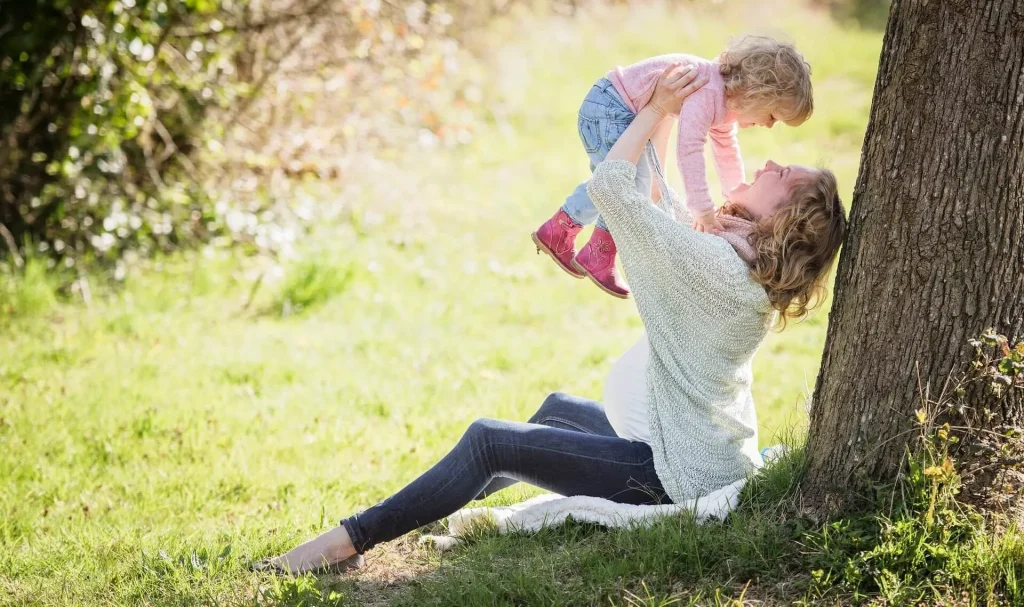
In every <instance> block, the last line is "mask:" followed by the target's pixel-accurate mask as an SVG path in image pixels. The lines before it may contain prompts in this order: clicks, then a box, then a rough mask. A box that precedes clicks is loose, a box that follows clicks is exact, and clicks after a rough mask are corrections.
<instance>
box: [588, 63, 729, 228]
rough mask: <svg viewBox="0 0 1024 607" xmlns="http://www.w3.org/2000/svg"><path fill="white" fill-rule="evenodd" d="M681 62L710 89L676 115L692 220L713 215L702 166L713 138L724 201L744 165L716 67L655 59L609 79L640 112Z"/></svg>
mask: <svg viewBox="0 0 1024 607" xmlns="http://www.w3.org/2000/svg"><path fill="white" fill-rule="evenodd" d="M675 62H679V63H683V64H684V65H696V66H697V68H698V70H700V73H701V74H702V75H706V76H707V77H708V83H707V84H705V85H704V86H703V87H702V88H701V89H700V90H698V91H696V92H695V93H693V94H692V95H690V96H689V97H687V98H686V100H685V101H683V107H682V109H681V110H680V112H679V139H678V141H677V143H676V153H677V157H678V161H679V172H680V173H681V174H682V176H683V185H684V189H685V191H686V206H687V207H688V208H689V210H690V213H691V214H693V216H694V217H698V216H700V215H705V214H707V213H710V212H712V211H714V210H715V205H714V203H713V202H712V201H711V196H710V194H709V193H708V182H707V169H706V167H705V165H704V143H705V142H706V141H707V139H708V136H710V137H711V151H712V153H713V155H714V159H715V167H716V168H717V169H718V179H719V181H720V182H721V183H722V195H723V196H725V195H727V194H728V192H729V191H731V190H732V189H733V188H734V187H736V186H737V185H739V184H740V183H742V182H743V159H742V158H741V157H740V145H739V141H737V139H736V130H737V124H736V118H735V116H730V115H729V112H728V111H727V110H726V107H725V83H724V82H723V81H722V75H721V74H720V73H719V71H718V62H717V61H708V60H707V59H703V58H701V57H695V56H693V55H684V54H671V55H659V56H657V57H651V58H650V59H644V60H643V61H640V62H639V63H634V64H633V65H628V66H626V67H617V68H615V69H614V70H612V71H611V72H608V76H607V78H608V79H609V80H611V82H612V84H613V85H614V86H615V90H616V91H617V92H618V93H619V96H620V97H622V100H623V101H624V102H625V103H626V105H627V106H628V107H629V109H630V110H632V111H633V112H634V113H635V112H639V111H640V110H641V109H642V108H643V107H644V106H645V105H647V104H648V103H649V102H650V101H651V97H652V96H653V95H654V85H655V84H657V82H658V78H659V77H660V76H661V73H662V72H663V71H664V70H665V68H666V67H668V66H669V65H670V64H672V63H675Z"/></svg>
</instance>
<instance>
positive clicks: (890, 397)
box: [803, 0, 1024, 509]
mask: <svg viewBox="0 0 1024 607" xmlns="http://www.w3.org/2000/svg"><path fill="white" fill-rule="evenodd" d="M861 154H862V155H861V165H860V174H859V176H858V179H857V183H856V186H855V188H854V194H853V204H852V208H851V211H850V223H849V231H848V234H847V237H846V242H845V245H844V251H843V253H842V256H841V259H840V262H839V265H838V269H837V274H836V285H835V297H834V300H833V305H832V311H831V312H830V314H829V328H828V336H827V340H826V343H825V351H824V357H823V360H822V366H821V371H820V373H819V375H818V380H817V383H816V385H815V390H814V396H813V401H812V409H811V421H810V431H809V435H808V457H809V468H808V472H807V475H806V477H805V479H804V485H803V488H804V494H805V496H807V498H808V499H809V501H810V502H812V503H815V504H818V506H819V507H822V506H824V507H825V508H829V509H830V508H831V507H835V506H839V505H843V504H849V503H850V498H851V497H853V496H854V495H856V494H857V491H856V488H858V487H861V488H864V487H867V486H868V485H870V484H873V483H887V482H891V481H892V480H893V479H894V478H895V477H896V474H897V473H898V471H899V468H900V465H901V462H902V459H903V456H904V454H905V453H906V448H907V446H908V443H909V442H910V440H912V439H913V438H914V434H915V433H914V425H915V421H914V412H915V411H916V410H917V409H918V408H919V407H920V405H921V400H920V396H921V390H924V391H926V392H927V393H929V394H930V396H931V398H933V399H934V398H936V397H937V396H938V394H939V393H940V392H941V390H942V389H943V387H944V386H945V385H946V382H947V380H948V379H949V377H950V374H951V373H955V372H957V371H958V370H959V369H960V368H961V366H962V365H963V364H965V363H966V362H968V361H969V360H970V353H971V352H972V351H973V350H972V349H971V348H970V347H969V346H968V344H967V340H968V339H969V338H971V337H974V336H977V335H978V334H980V333H981V332H982V331H983V330H984V329H986V328H988V327H993V328H995V329H996V330H997V331H998V332H1000V333H1002V334H1005V335H1006V336H1007V337H1011V338H1020V337H1021V335H1022V329H1024V0H992V1H988V2H986V1H980V0H943V1H936V0H895V1H894V2H893V3H892V7H891V10H890V14H889V23H888V27H887V29H886V32H885V40H884V44H883V48H882V55H881V60H880V62H879V70H878V77H877V80H876V83H875V91H874V97H873V100H872V107H871V118H870V122H869V123H868V129H867V133H866V135H865V138H864V146H863V149H862V153H861ZM997 413H998V415H997V418H998V419H994V420H992V421H991V423H992V424H996V423H1002V422H1005V423H1012V424H1015V425H1021V424H1022V423H1024V399H1022V398H1021V397H1020V396H1019V394H1018V395H1016V396H1014V397H1013V398H1009V399H1005V400H1004V402H1003V405H1002V406H1001V410H1000V411H997Z"/></svg>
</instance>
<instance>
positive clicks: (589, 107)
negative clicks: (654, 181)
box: [562, 78, 651, 230]
mask: <svg viewBox="0 0 1024 607" xmlns="http://www.w3.org/2000/svg"><path fill="white" fill-rule="evenodd" d="M634 118H636V114H634V113H633V112H632V111H631V110H630V109H629V108H628V107H626V104H625V103H624V102H623V101H622V97H620V96H619V93H618V92H617V91H616V90H615V86H614V85H612V82H611V80H608V79H607V78H602V79H600V80H598V81H597V84H595V85H594V86H593V88H591V89H590V93H588V94H587V96H586V98H585V99H584V100H583V105H581V106H580V116H579V129H580V139H581V140H582V141H583V149H585V150H586V151H587V156H589V157H590V171H591V172H593V171H594V169H595V168H596V167H597V165H599V164H600V163H601V162H602V161H603V160H604V157H605V156H607V155H608V152H609V151H611V149H612V146H613V145H615V142H616V141H618V140H619V136H620V135H622V133H624V132H625V131H626V127H628V126H629V124H630V123H631V122H633V119H634ZM587 183H588V182H587V181H584V182H583V183H581V184H579V185H578V186H576V189H575V190H573V192H572V194H569V196H568V198H566V199H565V204H563V205H562V210H563V211H565V213H566V215H568V216H569V217H571V218H572V219H573V221H575V222H576V223H579V224H582V225H587V224H590V223H594V221H595V220H596V221H597V227H599V228H602V229H605V230H607V229H608V227H607V226H606V225H605V223H604V221H603V220H602V219H601V217H600V216H599V215H598V214H597V209H596V208H595V207H594V203H593V202H591V200H590V196H588V195H587ZM636 189H637V191H639V192H640V193H641V194H644V195H645V196H650V195H651V167H650V165H649V161H648V159H647V157H646V156H641V157H640V161H639V162H637V166H636Z"/></svg>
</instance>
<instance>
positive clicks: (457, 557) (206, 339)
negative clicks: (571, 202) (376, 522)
mask: <svg viewBox="0 0 1024 607" xmlns="http://www.w3.org/2000/svg"><path fill="white" fill-rule="evenodd" d="M766 28H769V30H768V31H773V32H774V31H780V30H781V31H784V32H786V33H787V34H788V35H789V36H791V37H792V38H793V39H795V41H796V43H797V44H798V46H799V47H800V48H801V49H802V50H803V51H804V52H805V54H806V55H807V57H808V59H809V60H810V62H811V63H812V65H813V66H814V84H815V96H816V106H817V109H816V112H815V114H814V117H813V118H812V119H811V120H810V121H809V122H808V123H807V124H806V125H804V126H802V127H800V128H799V129H791V128H788V127H785V126H781V127H778V128H775V129H774V130H772V131H768V130H763V129H762V130H750V131H747V132H743V133H742V134H741V136H740V137H741V145H742V146H743V151H744V158H745V161H746V163H747V168H748V171H747V172H748V175H749V174H751V173H752V171H753V168H756V167H758V166H760V165H761V164H763V162H764V161H765V160H766V159H767V158H769V157H771V158H773V159H775V160H777V161H780V162H784V163H803V164H814V165H819V164H820V165H827V166H829V167H831V168H832V169H833V170H834V171H835V172H836V173H837V175H838V176H839V179H840V184H841V188H842V189H841V192H842V196H843V198H844V200H845V201H847V202H848V201H849V199H850V195H851V191H852V188H853V183H854V177H855V173H856V168H857V163H858V159H859V150H860V143H861V140H862V136H863V132H864V128H865V125H866V121H867V115H868V108H869V103H870V97H871V88H872V83H873V79H874V73H875V68H876V65H877V58H878V52H879V48H880V45H881V33H880V32H877V31H861V30H858V29H854V28H852V27H851V26H840V25H837V24H835V23H833V22H832V21H831V20H830V19H829V18H828V17H827V16H826V15H825V14H823V13H820V12H817V11H813V10H811V9H807V8H804V7H802V5H798V4H794V3H756V2H755V3H749V4H746V3H736V4H733V3H724V4H719V5H713V6H709V7H708V8H695V7H690V6H681V7H677V8H668V7H665V6H663V5H661V4H652V5H643V6H641V5H636V6H630V7H617V8H609V9H600V10H594V11H591V12H587V13H585V14H581V15H577V16H575V17H573V18H561V17H559V18H544V19H537V20H526V21H521V20H520V21H517V22H515V23H505V24H496V25H495V26H494V31H493V32H492V33H491V34H490V35H491V37H492V38H493V43H492V44H491V46H492V47H493V48H492V50H491V55H490V56H489V58H488V65H489V70H488V71H489V74H490V75H489V80H490V82H491V89H490V90H489V91H488V92H487V95H489V96H493V97H494V98H495V99H500V100H501V105H500V106H496V108H497V109H496V112H495V118H494V120H493V121H492V124H490V125H489V126H488V128H487V129H486V130H485V131H484V132H482V133H480V134H479V135H478V137H477V138H476V139H475V140H474V141H473V142H472V143H470V144H469V145H467V146H466V147H464V148H461V149H459V150H456V151H437V150H422V149H417V150H412V151H410V152H409V154H408V155H407V157H403V158H402V159H401V160H400V162H399V166H398V167H397V168H395V167H390V168H387V169H381V170H380V171H379V172H377V173H369V174H367V175H365V176H363V177H360V178H359V179H361V180H363V182H364V183H363V186H364V187H362V188H361V189H358V190H356V189H354V188H352V187H349V188H348V189H347V190H346V192H348V194H346V196H345V199H344V201H343V202H344V205H345V209H346V211H345V213H344V214H343V215H344V218H345V221H343V222H340V223H339V224H337V225H329V226H322V227H321V228H320V229H319V230H318V231H317V233H316V234H314V235H313V236H311V237H310V238H309V239H307V240H306V241H305V242H304V243H303V244H302V245H301V258H300V259H297V260H294V261H292V262H289V263H287V264H286V265H285V267H284V273H283V276H281V277H278V278H276V279H275V278H274V277H272V276H271V277H270V278H268V279H267V280H265V281H263V283H262V286H261V287H260V289H258V291H257V292H256V297H255V300H254V301H253V302H252V305H251V306H249V307H248V308H246V305H245V304H246V302H247V300H248V298H249V295H250V292H251V291H252V287H253V282H254V275H253V273H252V269H251V262H249V261H246V260H239V259H236V258H231V257H227V258H225V257H220V256H217V255H211V256H207V255H188V256H181V257H176V258H174V259H169V260H166V261H165V262H162V263H158V264H154V265H153V267H151V268H150V269H149V270H148V271H146V272H144V273H140V274H136V275H133V276H132V277H131V278H130V279H129V280H128V281H127V283H126V285H125V286H124V288H123V289H122V290H119V291H117V292H115V293H112V294H108V295H102V296H98V297H96V298H95V299H94V301H93V302H92V304H91V305H90V306H85V305H83V304H82V303H81V302H80V301H74V302H68V301H55V300H53V298H52V295H51V292H50V290H49V288H48V284H49V283H48V280H49V279H48V278H47V277H46V276H45V275H35V276H34V277H30V278H27V279H25V280H23V281H21V282H17V283H14V282H7V283H5V284H4V285H2V288H0V297H2V299H0V303H2V305H0V309H4V310H6V311H5V312H4V317H3V320H0V335H2V337H0V453H2V454H3V456H2V457H0V605H35V604H41V605H42V604H45V605H72V604H75V605H98V604H104V605H108V604H109V605H200V604H210V605H213V604H217V605H221V604H245V605H252V604H259V605H320V604H325V605H336V604H337V605H361V604H371V603H379V604H388V603H394V604H401V605H474V606H475V605H524V604H531V605H532V604H538V605H591V604H630V602H632V603H633V604H638V605H640V604H642V605H661V604H667V603H664V602H662V601H663V598H664V597H669V596H677V597H678V598H680V599H681V600H682V601H683V602H684V603H685V602H686V601H691V600H697V601H701V602H709V603H711V604H715V603H716V602H726V600H727V598H728V597H733V598H735V597H738V596H739V595H740V592H741V591H742V588H743V586H744V584H745V582H746V581H747V580H748V579H750V575H751V573H750V572H751V571H754V570H756V569H755V564H756V563H767V562H770V561H771V560H772V558H773V554H776V552H777V551H778V550H779V547H778V546H777V545H775V544H773V540H772V536H770V534H769V535H764V534H762V533H761V531H763V530H761V531H759V530H757V529H743V528H741V526H740V523H736V524H733V527H732V528H731V529H729V530H725V531H723V530H722V529H721V527H722V526H721V525H717V526H710V527H708V528H706V529H704V528H697V527H694V526H693V525H691V524H688V523H687V522H686V521H681V520H680V521H667V522H665V523H664V524H662V525H660V526H659V527H657V528H656V529H654V530H651V531H648V532H644V533H636V534H628V533H621V532H620V533H608V532H604V531H600V530H596V529H592V528H589V527H585V526H580V525H568V526H566V527H564V528H562V529H558V530H551V531H548V532H544V533H540V534H538V535H536V536H533V537H529V538H508V537H499V536H494V535H488V534H483V535H482V536H481V537H479V538H478V540H477V541H476V542H474V543H472V544H471V545H470V546H469V547H466V548H461V549H459V550H457V551H456V552H454V553H451V554H446V555H444V556H443V557H442V556H440V555H438V554H436V553H434V552H432V551H430V550H427V549H421V548H418V547H417V546H416V544H415V537H410V538H406V539H404V540H401V541H398V542H395V543H393V544H391V545H387V546H384V547H382V548H380V549H378V550H376V551H374V552H373V553H371V554H370V556H369V558H368V562H369V566H368V567H367V568H366V569H365V570H364V571H363V572H361V573H359V574H357V575H354V576H350V577H346V578H321V579H316V578H312V577H310V578H304V579H300V580H279V579H274V578H271V577H268V576H261V575H256V574H252V573H249V572H248V571H247V570H246V565H247V563H249V562H250V561H251V560H252V559H256V558H262V557H264V556H267V555H271V554H274V553H278V552H280V551H283V550H285V549H287V548H289V547H291V546H292V545H294V544H295V543H296V542H298V541H300V540H303V539H305V538H308V537H309V536H311V535H313V534H315V533H317V532H318V531H321V530H324V529H326V528H328V527H329V526H331V525H333V524H336V522H337V519H338V518H339V517H341V516H344V515H347V514H349V513H351V512H353V511H355V510H358V509H360V508H362V507H365V506H368V505H371V504H373V503H374V502H376V501H377V500H380V499H381V498H383V497H385V496H387V495H388V494H390V493H391V492H393V491H395V490H396V489H398V488H399V487H401V486H402V485H403V484H404V483H406V482H407V481H409V480H410V479H411V478H413V477H414V476H415V475H416V474H417V473H418V472H420V471H422V470H423V469H425V468H426V467H427V466H429V465H430V464H432V463H433V462H434V461H436V460H437V459H438V458H439V457H440V456H441V455H442V454H443V453H444V452H445V451H446V450H447V449H448V448H449V447H450V446H451V445H453V444H454V442H455V441H456V440H457V438H458V437H459V436H460V434H461V432H462V431H463V430H464V429H465V427H466V426H467V425H468V424H469V423H470V422H471V421H472V420H474V419H476V418H479V417H497V418H507V419H517V420H522V419H525V418H526V417H528V416H529V415H530V414H531V413H532V412H533V411H534V410H535V408H536V407H537V406H538V405H539V404H540V402H541V401H542V399H543V398H544V396H545V395H546V394H548V393H549V392H552V391H555V390H562V391H567V392H572V393H577V394H581V395H584V396H588V397H593V398H598V399H599V398H600V397H601V387H602V380H603V377H604V375H605V373H606V372H607V371H608V369H609V366H610V365H611V363H612V362H613V361H614V360H615V358H616V357H617V356H618V355H619V354H621V353H622V352H623V351H625V349H626V348H627V347H628V346H629V345H630V344H632V342H633V341H634V340H635V339H636V338H637V336H638V334H639V333H640V330H641V324H640V321H639V318H638V317H637V314H636V312H635V309H634V308H633V306H632V305H631V304H630V303H627V302H622V301H619V300H616V299H613V298H611V297H608V296H606V295H604V294H602V293H601V292H599V291H598V290H597V289H596V288H595V287H593V286H592V285H591V284H590V283H589V282H585V281H573V280H571V279H569V278H567V277H566V276H565V275H564V274H563V273H562V272H561V271H559V270H558V269H557V268H556V267H555V266H554V265H553V264H552V263H551V262H550V261H549V260H547V259H546V258H543V257H538V256H537V255H535V254H534V249H533V245H532V243H531V242H530V238H529V234H530V232H531V231H532V230H533V229H534V228H535V227H536V226H537V225H538V224H539V223H540V222H541V221H542V220H543V219H544V218H545V217H546V216H548V215H549V214H550V213H552V212H553V211H554V210H555V208H556V207H557V206H558V205H559V204H560V203H561V201H562V199H563V198H564V196H565V195H566V194H567V193H568V192H569V191H570V190H571V189H572V187H574V186H575V185H576V184H577V183H578V182H579V181H581V180H583V179H585V178H586V176H587V162H586V158H585V155H584V153H583V151H582V149H581V146H580V143H579V140H578V137H577V134H576V127H575V112H576V110H577V108H578V105H579V102H580V100H581V99H582V97H583V95H584V94H585V93H586V91H587V89H588V87H589V86H590V84H591V83H592V82H593V81H594V80H596V79H597V78H598V77H600V76H601V75H602V74H603V73H604V72H605V71H606V70H607V69H608V68H610V67H612V66H614V65H615V64H625V63H628V62H631V61H634V60H637V59H640V58H643V57H646V56H650V55H653V54H659V53H663V52H670V51H674V50H681V51H687V52H693V53H698V54H702V55H705V56H712V55H714V54H716V53H717V52H718V51H719V50H720V49H721V48H722V47H723V45H724V43H725V41H726V40H727V39H728V38H729V36H730V35H733V34H736V33H740V32H745V31H751V30H757V31H764V30H765V29H766ZM670 163H673V164H674V161H670ZM712 173H713V171H712ZM711 176H712V177H713V175H711ZM671 177H672V180H673V181H674V182H675V184H676V185H677V186H678V185H679V183H680V180H679V176H678V174H677V172H676V171H674V170H673V171H672V175H671ZM348 185H349V186H351V185H352V184H348ZM320 187H321V188H322V187H323V186H320ZM327 187H328V188H329V187H333V186H330V185H328V186H327ZM713 191H716V190H715V188H714V187H713ZM353 192H355V193H353ZM327 194H328V195H329V194H330V192H329V191H328V192H327ZM5 280H7V279H5ZM285 312H287V313H285ZM825 325H826V313H825V310H821V311H819V312H818V313H817V314H816V315H815V316H813V317H812V318H810V319H809V320H807V321H806V322H803V323H801V324H798V325H793V326H791V327H790V328H789V329H787V330H786V331H785V332H784V333H782V334H773V335H772V336H771V337H770V338H769V339H768V341H767V343H766V344H765V345H764V346H763V348H762V350H761V352H760V353H759V355H758V358H757V363H756V366H755V374H756V385H755V399H756V402H757V406H758V414H759V420H760V428H761V443H762V444H763V445H768V444H772V443H773V442H776V439H775V435H776V434H777V433H778V432H790V431H793V430H794V429H795V430H796V432H798V433H799V431H800V428H801V427H802V426H803V425H804V423H805V418H806V412H805V408H804V406H805V405H804V403H805V399H806V396H807V393H808V391H809V390H810V389H811V388H812V387H813V384H814V380H815V377H816V374H817V369H818V363H819V358H820V355H821V348H822V344H823V341H824V331H825ZM505 493H506V495H502V496H499V497H497V498H494V499H495V500H498V501H505V502H509V501H517V500H518V499H520V498H522V497H523V495H525V493H524V491H523V490H510V491H507V492H505ZM716 529H717V531H716ZM713 533H726V534H727V535H729V537H730V538H732V539H731V540H730V541H729V542H728V543H726V544H723V545H722V548H721V549H717V550H716V549H715V548H713V547H711V548H709V547H708V542H711V543H712V544H713V543H714V540H713V537H716V536H713V535H711V534H713ZM725 546H728V547H729V549H730V550H731V551H732V552H730V553H724V552H722V549H724V547H725ZM712 562H713V563H715V565H714V566H713V567H712V568H710V569H708V568H705V566H706V564H707V563H712ZM723 563H725V564H724V565H723ZM723 567H725V569H723ZM712 570H713V571H714V572H717V573H715V575H716V576H718V577H716V578H714V579H713V580H712V579H711V578H709V577H708V575H710V572H712ZM722 571H726V572H727V575H725V577H722V576H721V575H720V574H721V572H722ZM773 583H782V584H784V583H785V581H776V582H773ZM719 586H721V587H722V588H723V590H722V594H720V595H716V590H715V589H716V588H717V587H719ZM755 586H757V584H755ZM630 593H631V594H630ZM751 593H752V594H750V595H748V598H749V597H750V596H753V593H754V591H753V590H752V591H751ZM716 597H717V598H716Z"/></svg>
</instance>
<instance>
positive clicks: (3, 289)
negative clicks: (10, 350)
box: [0, 257, 57, 323]
mask: <svg viewBox="0 0 1024 607" xmlns="http://www.w3.org/2000/svg"><path fill="white" fill-rule="evenodd" d="M54 279H55V277H54V275H53V274H52V273H51V272H50V271H49V270H48V269H47V267H46V262H45V260H44V259H40V258H38V257H30V258H29V259H28V261H27V262H26V263H25V266H24V268H23V269H22V270H14V269H12V268H10V267H0V323H3V322H4V321H6V320H11V319H14V318H25V317H35V316H41V315H43V314H45V313H46V312H48V311H49V310H50V309H51V308H53V306H54V304H56V302H57V295H56V291H57V285H56V284H55V280H54Z"/></svg>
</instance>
